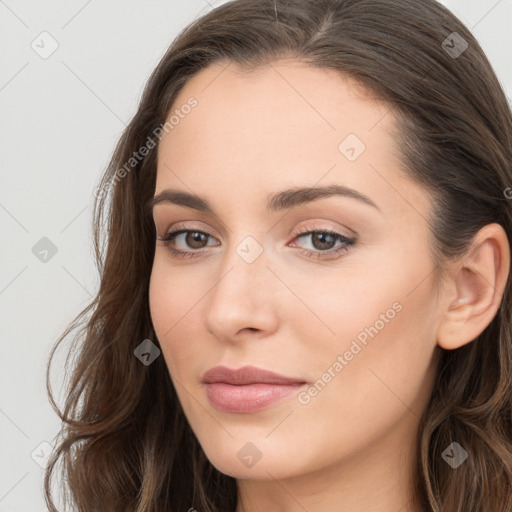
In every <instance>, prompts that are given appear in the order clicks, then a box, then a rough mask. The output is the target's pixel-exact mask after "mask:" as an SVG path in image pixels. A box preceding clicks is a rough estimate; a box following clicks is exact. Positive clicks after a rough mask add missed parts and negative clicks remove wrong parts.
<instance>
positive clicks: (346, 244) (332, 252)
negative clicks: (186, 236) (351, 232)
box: [157, 228, 356, 259]
mask: <svg viewBox="0 0 512 512" xmlns="http://www.w3.org/2000/svg"><path fill="white" fill-rule="evenodd" d="M182 233H201V234H203V235H206V236H211V235H210V234H208V233H205V232H204V231H201V230H199V229H176V230H174V231H170V232H168V233H166V234H165V235H164V236H163V237H157V239H158V240H160V241H161V242H164V244H165V246H167V248H168V250H169V252H170V253H171V254H172V255H173V256H174V257H176V258H195V257H197V256H200V255H201V254H202V253H203V252H206V250H205V249H198V250H193V251H180V250H178V249H175V248H174V247H172V246H171V242H172V241H173V240H174V238H176V237H177V236H178V235H180V234H182ZM313 234H326V235H331V236H333V237H334V239H335V241H337V240H339V241H341V242H342V245H341V246H340V247H338V248H337V249H328V250H325V251H320V250H310V249H302V250H301V251H300V252H301V254H305V255H306V256H308V257H310V258H313V259H327V258H328V259H336V258H333V256H337V255H341V254H342V253H344V252H346V251H348V250H349V248H350V246H352V245H353V244H354V243H355V241H356V240H355V238H351V237H348V236H345V235H342V234H341V233H338V232H337V231H333V230H331V229H309V228H299V229H298V230H297V233H296V234H295V237H294V240H295V238H302V237H305V236H307V235H313Z"/></svg>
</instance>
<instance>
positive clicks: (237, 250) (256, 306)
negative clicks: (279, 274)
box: [206, 235, 276, 339]
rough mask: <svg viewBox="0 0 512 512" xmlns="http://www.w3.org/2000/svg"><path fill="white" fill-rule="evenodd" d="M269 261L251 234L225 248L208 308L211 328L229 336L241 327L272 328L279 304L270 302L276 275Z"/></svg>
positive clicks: (215, 331) (216, 332)
mask: <svg viewBox="0 0 512 512" xmlns="http://www.w3.org/2000/svg"><path fill="white" fill-rule="evenodd" d="M267 263H268V259H267V257H266V253H265V251H264V249H263V245H262V244H261V243H260V242H259V241H258V240H256V238H255V237H253V236H251V235H248V236H245V237H244V238H242V240H241V241H240V242H238V243H234V244H233V245H231V246H230V247H229V249H227V250H226V252H225V254H223V262H222V264H221V266H220V272H219V274H218V280H217V281H216V283H215V284H214V286H213V288H212V290H211V293H210V297H209V303H208V307H207V311H206V323H207V327H208V329H209V330H210V331H212V332H213V333H214V334H216V335H218V336H219V337H221V338H223V339H229V338H230V337H232V336H234V335H235V334H236V333H237V332H238V331H239V330H240V329H244V328H248V327H250V328H253V329H261V330H267V329H269V328H271V324H272V323H273V321H274V318H273V315H274V312H275V310H276V308H275V307H273V306H272V304H271V297H272V296H273V294H272V293H271V291H270V289H269V278H272V277H273V275H272V272H270V271H269V269H268V268H267ZM274 279H275V278H274Z"/></svg>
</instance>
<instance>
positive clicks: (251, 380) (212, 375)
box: [203, 366, 305, 385]
mask: <svg viewBox="0 0 512 512" xmlns="http://www.w3.org/2000/svg"><path fill="white" fill-rule="evenodd" d="M203 382H204V383H206V384H212V383H214V382H223V383H225V384H234V385H244V384H261V383H264V384H288V385H290V384H304V382H305V381H303V380H301V379H296V378H290V377H285V376H284V375H279V374H278V373H274V372H271V371H269V370H262V369H261V368H256V367H254V366H243V367H242V368H238V369H231V368H227V367H226V366H215V367H214V368H211V369H210V370H208V371H207V372H206V373H205V374H204V375H203Z"/></svg>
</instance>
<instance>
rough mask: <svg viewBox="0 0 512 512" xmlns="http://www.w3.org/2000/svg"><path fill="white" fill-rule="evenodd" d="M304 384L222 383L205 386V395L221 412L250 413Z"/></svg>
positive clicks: (289, 393) (287, 394)
mask: <svg viewBox="0 0 512 512" xmlns="http://www.w3.org/2000/svg"><path fill="white" fill-rule="evenodd" d="M302 386H304V384H263V383H259V384H245V385H243V386H235V385H233V384H226V383H224V382H214V383H212V384H206V394H207V396H208V399H209V400H210V402H211V403H212V405H213V406H214V407H216V408H217V409H219V410H220V411H223V412H235V413H251V412H255V411H258V410H260V409H263V408H265V407H268V406H269V405H271V404H273V403H275V402H277V401H278V400H281V398H284V397H286V396H289V395H291V394H292V393H294V392H296V391H298V390H299V388H301V387H302Z"/></svg>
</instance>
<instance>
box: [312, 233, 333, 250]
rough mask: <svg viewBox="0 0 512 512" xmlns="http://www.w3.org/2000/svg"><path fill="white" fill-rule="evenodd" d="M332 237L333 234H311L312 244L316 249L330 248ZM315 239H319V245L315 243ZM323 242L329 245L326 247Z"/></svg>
mask: <svg viewBox="0 0 512 512" xmlns="http://www.w3.org/2000/svg"><path fill="white" fill-rule="evenodd" d="M326 238H327V239H329V238H330V239H331V240H327V241H326ZM332 238H333V236H332V235H329V234H328V233H315V234H314V235H313V245H314V246H315V248H316V249H330V248H331V247H330V244H332V242H333V240H332ZM316 240H320V247H318V246H317V244H316V243H315V241H316ZM325 244H327V246H329V247H326V246H325Z"/></svg>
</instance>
